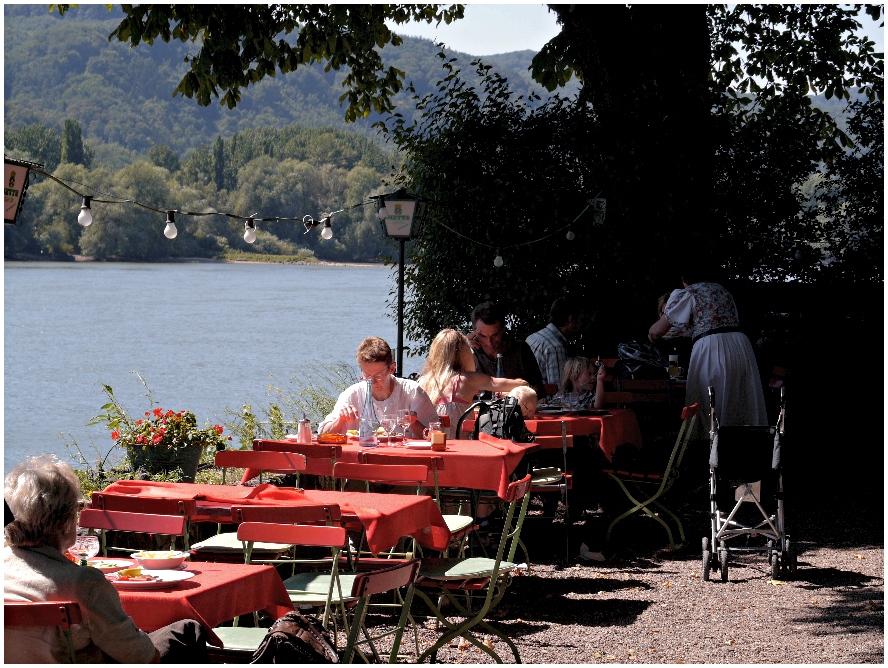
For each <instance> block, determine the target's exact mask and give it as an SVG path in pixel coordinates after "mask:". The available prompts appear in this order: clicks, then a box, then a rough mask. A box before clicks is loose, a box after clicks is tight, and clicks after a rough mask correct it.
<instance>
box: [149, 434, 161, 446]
mask: <svg viewBox="0 0 888 668" xmlns="http://www.w3.org/2000/svg"><path fill="white" fill-rule="evenodd" d="M162 439H163V435H162V434H157V435H156V436H155V437H154V438H152V439H151V440H152V441H153V442H154V444H155V445H157V444H158V443H160V441H161V440H162Z"/></svg>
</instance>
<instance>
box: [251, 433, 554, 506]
mask: <svg viewBox="0 0 888 668" xmlns="http://www.w3.org/2000/svg"><path fill="white" fill-rule="evenodd" d="M408 442H409V439H408ZM290 443H291V442H290V441H286V440H285V441H276V440H257V441H254V442H253V448H254V449H256V450H262V449H275V450H277V449H282V450H283V449H285V448H286V447H287V445H288V444H290ZM538 447H539V446H537V445H536V444H534V443H512V442H511V441H505V440H502V439H499V438H493V437H491V436H488V435H487V434H481V435H480V440H477V441H474V440H462V439H460V440H448V441H447V449H446V450H445V451H443V452H439V451H433V450H430V449H412V448H409V447H406V446H405V445H404V444H403V442H400V441H396V442H395V443H380V444H379V445H377V446H376V447H373V448H366V447H363V446H361V445H358V443H357V441H356V440H352V439H349V442H348V443H347V444H345V445H343V446H342V460H341V461H344V462H353V463H354V462H358V459H359V455H360V453H361V452H362V451H369V452H373V453H376V454H380V455H385V454H390V455H393V456H398V457H409V456H415V457H417V458H428V457H429V456H435V457H441V458H442V459H443V460H444V469H443V470H442V471H439V472H438V485H439V486H441V487H461V488H464V489H474V490H485V491H491V492H496V493H497V495H498V496H499V497H500V498H504V497H505V495H506V492H507V490H508V487H509V483H510V482H511V480H510V479H509V477H510V476H511V474H512V472H513V471H514V470H515V469H516V468H517V467H518V464H519V463H520V462H521V460H522V459H523V458H524V456H525V455H526V454H527V453H529V452H533V451H535V450H537V449H538ZM257 475H259V471H258V470H254V469H247V471H246V473H244V477H243V479H242V481H241V482H246V481H247V480H250V479H251V478H253V477H255V476H257ZM426 484H427V485H428V486H432V485H433V484H434V476H433V474H432V473H431V472H430V473H429V477H428V479H427V480H426ZM306 494H308V492H306Z"/></svg>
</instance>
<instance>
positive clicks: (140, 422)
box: [136, 413, 148, 427]
mask: <svg viewBox="0 0 888 668" xmlns="http://www.w3.org/2000/svg"><path fill="white" fill-rule="evenodd" d="M145 415H148V413H145ZM144 421H145V420H136V426H137V427H138V426H139V425H140V424H142V423H143V422H144Z"/></svg>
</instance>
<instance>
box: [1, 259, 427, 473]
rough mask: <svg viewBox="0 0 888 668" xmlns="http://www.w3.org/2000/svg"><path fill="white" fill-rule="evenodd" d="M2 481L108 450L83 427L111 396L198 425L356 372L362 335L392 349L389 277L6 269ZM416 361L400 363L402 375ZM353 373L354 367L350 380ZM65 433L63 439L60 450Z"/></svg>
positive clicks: (157, 268)
mask: <svg viewBox="0 0 888 668" xmlns="http://www.w3.org/2000/svg"><path fill="white" fill-rule="evenodd" d="M3 278H4V300H5V301H4V323H3V330H4V356H3V357H4V411H3V416H4V422H3V437H4V457H3V464H4V470H5V471H8V470H9V469H10V468H11V466H14V465H15V464H16V463H18V462H19V461H21V460H22V458H23V457H25V456H27V455H35V454H45V453H55V454H57V455H59V456H60V457H61V458H63V459H66V460H67V459H68V457H69V450H68V448H66V446H65V443H66V441H67V440H70V439H73V440H75V441H76V442H77V443H78V444H79V445H80V447H81V449H82V450H83V451H84V454H86V455H87V457H88V458H90V459H92V458H93V456H94V455H95V454H96V452H98V451H99V450H101V452H102V453H103V454H104V453H105V452H107V450H108V448H109V447H110V445H111V440H110V437H109V434H108V432H107V431H106V430H105V429H103V428H102V427H101V426H93V427H87V426H86V424H87V423H88V422H89V421H90V418H92V416H94V415H96V414H97V413H98V412H100V407H101V406H102V404H104V403H105V401H106V397H105V395H104V394H103V393H102V384H106V385H110V386H111V387H112V388H113V389H114V393H115V396H117V397H118V398H119V399H120V400H121V402H122V403H123V404H124V405H125V406H126V407H127V408H128V409H130V412H131V413H136V414H138V412H139V411H141V410H143V409H145V410H147V405H148V400H147V399H146V398H145V397H144V396H143V395H144V392H145V390H144V387H143V386H142V384H141V383H140V382H139V379H138V378H137V377H136V376H135V375H134V374H132V373H130V372H131V371H137V372H138V373H140V374H141V375H142V377H143V378H144V379H145V381H146V382H147V384H148V387H149V388H150V389H151V390H152V392H153V394H154V400H155V403H156V405H159V406H162V407H163V408H164V409H168V408H171V409H173V410H192V411H194V413H195V414H196V415H197V419H198V422H199V423H200V424H201V425H203V423H204V421H205V420H211V421H213V422H223V421H226V420H227V416H226V415H225V409H226V408H232V409H238V408H239V407H240V406H242V405H243V404H244V403H245V402H249V403H252V405H253V406H254V408H256V407H258V406H265V405H267V404H268V403H269V401H270V399H269V397H268V395H267V391H268V387H269V385H272V384H273V385H275V386H276V387H282V386H285V385H287V384H288V380H289V378H290V377H291V375H292V374H293V373H294V372H297V371H298V370H299V369H300V368H301V367H302V365H303V364H305V363H310V362H320V363H334V362H345V363H348V364H351V365H354V355H355V349H356V348H357V345H358V343H360V341H361V339H362V338H363V337H365V336H369V335H375V336H381V337H382V338H384V339H385V340H386V341H388V342H389V344H390V345H391V346H392V347H394V346H395V344H396V341H397V323H396V322H395V320H394V319H393V318H392V317H390V316H389V312H390V311H391V309H389V308H388V307H387V305H386V304H387V302H388V301H390V300H391V299H392V298H393V297H391V296H390V293H392V292H394V288H395V280H396V279H395V277H394V276H393V275H392V269H391V268H387V267H383V266H375V265H369V266H307V265H298V266H295V265H268V264H231V263H193V264H192V263H183V264H179V263H176V264H137V263H85V262H78V263H61V262H5V263H4V274H3ZM422 361H423V360H422V359H421V358H411V357H406V356H405V359H404V371H405V373H411V372H413V371H418V370H419V368H420V366H421V365H422ZM355 368H356V367H355ZM65 434H70V436H69V437H65V436H64V435H65Z"/></svg>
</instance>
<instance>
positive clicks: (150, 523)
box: [79, 508, 188, 556]
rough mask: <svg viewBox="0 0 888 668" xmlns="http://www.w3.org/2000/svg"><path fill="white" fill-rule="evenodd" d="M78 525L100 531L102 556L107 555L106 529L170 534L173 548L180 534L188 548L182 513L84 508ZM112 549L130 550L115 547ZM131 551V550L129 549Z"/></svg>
mask: <svg viewBox="0 0 888 668" xmlns="http://www.w3.org/2000/svg"><path fill="white" fill-rule="evenodd" d="M79 524H80V526H81V527H83V528H85V529H92V530H98V531H101V543H102V556H108V549H109V548H108V545H107V542H106V533H107V532H108V531H127V532H133V533H146V534H154V535H164V536H170V538H171V541H172V542H171V543H170V549H175V538H176V536H181V537H182V538H183V540H184V541H185V544H186V548H185V549H186V550H187V549H188V547H187V544H188V534H187V528H188V525H187V522H186V518H185V517H184V516H183V515H152V514H150V513H124V512H118V511H114V510H99V509H98V508H84V509H83V510H82V511H81V512H80V522H79ZM110 549H112V550H125V549H126V550H130V548H115V547H111V548H110ZM130 551H131V550H130Z"/></svg>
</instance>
